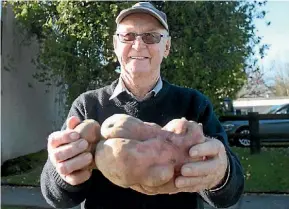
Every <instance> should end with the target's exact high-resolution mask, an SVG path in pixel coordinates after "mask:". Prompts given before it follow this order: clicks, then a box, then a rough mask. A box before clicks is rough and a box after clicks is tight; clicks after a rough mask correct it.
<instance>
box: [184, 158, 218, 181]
mask: <svg viewBox="0 0 289 209" xmlns="http://www.w3.org/2000/svg"><path fill="white" fill-rule="evenodd" d="M218 167H219V163H218V161H217V159H216V158H212V159H210V160H206V161H198V162H191V163H186V164H184V165H183V166H182V167H181V174H182V176H185V177H200V176H207V175H209V174H212V173H216V172H217V170H218Z"/></svg>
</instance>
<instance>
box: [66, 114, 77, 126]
mask: <svg viewBox="0 0 289 209" xmlns="http://www.w3.org/2000/svg"><path fill="white" fill-rule="evenodd" d="M80 123H81V120H80V119H79V118H78V117H76V116H71V117H70V118H68V119H67V120H66V129H74V128H75V127H76V126H77V125H78V124H80Z"/></svg>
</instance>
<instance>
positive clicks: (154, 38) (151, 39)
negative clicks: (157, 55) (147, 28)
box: [142, 33, 161, 44]
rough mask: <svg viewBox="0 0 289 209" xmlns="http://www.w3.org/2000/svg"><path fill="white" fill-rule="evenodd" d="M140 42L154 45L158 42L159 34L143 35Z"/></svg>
mask: <svg viewBox="0 0 289 209" xmlns="http://www.w3.org/2000/svg"><path fill="white" fill-rule="evenodd" d="M142 40H143V41H144V42H145V43H146V44H156V43H159V42H160V40H161V34H159V33H144V34H143V35H142Z"/></svg>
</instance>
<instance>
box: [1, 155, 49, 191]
mask: <svg viewBox="0 0 289 209" xmlns="http://www.w3.org/2000/svg"><path fill="white" fill-rule="evenodd" d="M46 159H47V151H46V150H41V151H39V152H36V153H32V154H29V155H26V156H22V157H18V158H15V159H13V160H9V161H7V162H5V163H4V164H3V165H2V166H1V183H6V184H7V183H8V184H13V185H31V186H39V183H40V174H41V171H42V168H43V166H44V164H45V162H46Z"/></svg>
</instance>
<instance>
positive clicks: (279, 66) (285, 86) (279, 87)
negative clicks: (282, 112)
mask: <svg viewBox="0 0 289 209" xmlns="http://www.w3.org/2000/svg"><path fill="white" fill-rule="evenodd" d="M271 71H272V72H274V74H273V76H272V77H271V86H270V87H271V89H272V91H273V92H274V94H275V96H289V62H279V63H277V62H273V63H272V66H271Z"/></svg>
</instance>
